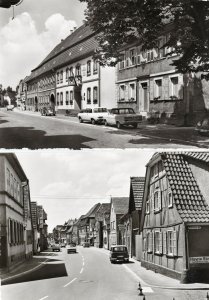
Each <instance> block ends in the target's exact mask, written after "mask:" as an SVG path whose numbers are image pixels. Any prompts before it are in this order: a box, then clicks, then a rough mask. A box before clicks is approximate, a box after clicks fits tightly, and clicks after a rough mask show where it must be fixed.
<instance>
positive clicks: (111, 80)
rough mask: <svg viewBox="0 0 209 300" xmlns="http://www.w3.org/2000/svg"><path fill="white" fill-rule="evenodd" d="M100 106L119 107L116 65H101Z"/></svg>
mask: <svg viewBox="0 0 209 300" xmlns="http://www.w3.org/2000/svg"><path fill="white" fill-rule="evenodd" d="M100 74H101V76H100V78H101V81H100V97H101V101H100V106H101V107H106V108H109V109H110V108H113V107H117V103H116V100H115V67H100Z"/></svg>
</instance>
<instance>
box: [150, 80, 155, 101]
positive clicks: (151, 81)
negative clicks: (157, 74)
mask: <svg viewBox="0 0 209 300" xmlns="http://www.w3.org/2000/svg"><path fill="white" fill-rule="evenodd" d="M153 97H154V84H153V80H152V79H150V100H153Z"/></svg>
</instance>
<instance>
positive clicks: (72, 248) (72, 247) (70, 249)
mask: <svg viewBox="0 0 209 300" xmlns="http://www.w3.org/2000/svg"><path fill="white" fill-rule="evenodd" d="M66 248H67V253H68V254H69V253H76V252H77V248H76V244H74V243H71V244H68V245H67V247H66Z"/></svg>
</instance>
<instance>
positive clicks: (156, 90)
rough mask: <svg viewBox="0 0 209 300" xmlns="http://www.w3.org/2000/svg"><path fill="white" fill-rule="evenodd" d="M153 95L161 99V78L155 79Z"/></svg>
mask: <svg viewBox="0 0 209 300" xmlns="http://www.w3.org/2000/svg"><path fill="white" fill-rule="evenodd" d="M154 97H155V98H158V99H159V98H161V99H162V79H156V80H155V88H154Z"/></svg>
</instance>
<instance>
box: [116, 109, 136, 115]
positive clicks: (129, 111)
mask: <svg viewBox="0 0 209 300" xmlns="http://www.w3.org/2000/svg"><path fill="white" fill-rule="evenodd" d="M111 113H112V114H114V115H123V114H135V112H134V110H133V109H132V108H114V109H112V110H111Z"/></svg>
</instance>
